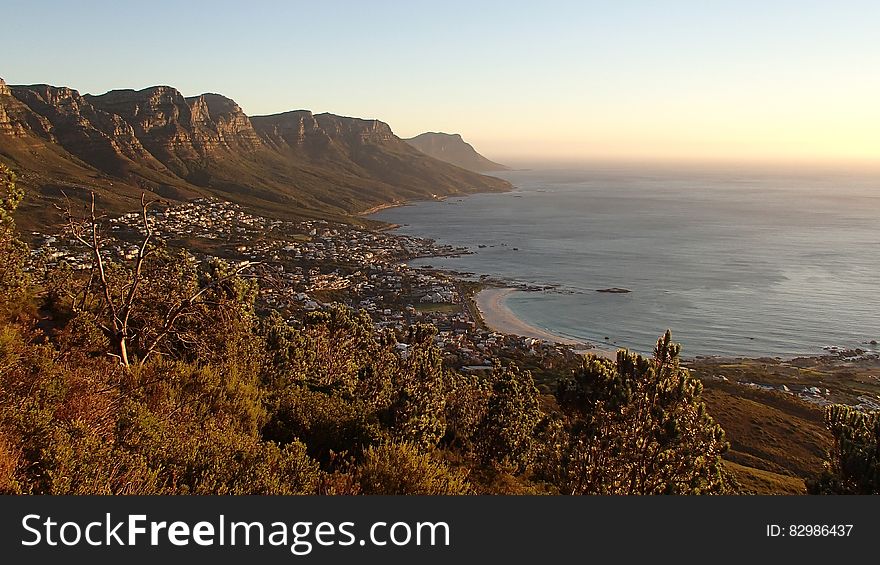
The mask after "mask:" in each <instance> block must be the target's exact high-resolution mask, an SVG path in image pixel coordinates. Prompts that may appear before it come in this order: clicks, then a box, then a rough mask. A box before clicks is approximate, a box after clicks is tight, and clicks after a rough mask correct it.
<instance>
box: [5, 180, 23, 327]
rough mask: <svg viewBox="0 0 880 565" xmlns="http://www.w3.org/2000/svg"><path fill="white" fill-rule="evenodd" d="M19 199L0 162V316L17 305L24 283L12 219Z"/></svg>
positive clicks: (19, 193)
mask: <svg viewBox="0 0 880 565" xmlns="http://www.w3.org/2000/svg"><path fill="white" fill-rule="evenodd" d="M23 197H24V191H23V190H22V189H21V188H20V187H18V186H16V183H15V174H14V173H13V172H12V170H10V169H9V167H7V166H6V165H4V164H2V163H0V314H8V313H9V312H10V310H12V309H13V308H15V307H16V306H17V305H20V303H21V302H22V301H23V298H24V296H25V291H26V289H27V284H28V282H27V281H28V277H27V275H26V273H25V270H24V266H25V259H26V257H27V246H26V245H24V244H23V243H22V242H21V241H20V240H19V239H18V236H17V234H16V231H15V218H14V217H13V215H14V214H15V210H16V209H17V208H18V205H19V204H20V203H21V200H22V198H23Z"/></svg>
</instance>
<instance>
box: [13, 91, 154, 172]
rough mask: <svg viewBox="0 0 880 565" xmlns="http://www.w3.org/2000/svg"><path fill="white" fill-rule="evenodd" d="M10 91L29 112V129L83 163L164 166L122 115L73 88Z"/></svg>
mask: <svg viewBox="0 0 880 565" xmlns="http://www.w3.org/2000/svg"><path fill="white" fill-rule="evenodd" d="M10 90H11V92H12V95H13V96H14V97H15V98H16V99H17V100H18V101H19V102H21V103H22V104H23V105H24V106H26V107H27V108H28V109H29V110H30V112H31V119H30V120H28V123H29V124H30V125H33V126H36V127H32V128H31V132H32V133H33V134H35V135H37V136H39V137H42V138H44V139H46V140H47V141H50V142H53V143H57V144H59V145H61V146H62V147H63V148H64V149H66V150H67V151H68V152H69V153H71V154H73V155H76V156H77V157H79V158H80V159H82V160H83V161H85V162H86V163H88V164H90V165H92V166H94V167H97V168H100V169H108V170H111V171H113V172H114V173H116V174H123V171H124V169H125V166H126V164H129V163H128V162H132V161H138V162H141V163H142V164H144V165H146V166H149V167H151V168H154V169H158V170H161V169H163V167H162V165H161V164H160V163H159V162H157V161H156V160H155V159H154V158H152V156H151V155H150V153H149V152H148V151H146V150H145V149H144V147H143V145H141V142H140V140H138V138H137V136H136V135H135V132H134V130H133V129H132V127H131V126H130V125H129V124H127V123H126V122H125V120H123V119H122V118H121V117H119V116H117V115H115V114H112V113H108V112H105V111H103V110H101V109H98V108H96V107H95V106H93V105H92V104H91V103H90V102H89V101H88V100H87V99H86V98H84V97H83V96H81V95H80V94H79V92H77V91H76V90H72V89H70V88H65V87H54V86H49V85H45V84H40V85H32V86H14V87H11V88H10Z"/></svg>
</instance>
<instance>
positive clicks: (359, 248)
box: [31, 199, 589, 380]
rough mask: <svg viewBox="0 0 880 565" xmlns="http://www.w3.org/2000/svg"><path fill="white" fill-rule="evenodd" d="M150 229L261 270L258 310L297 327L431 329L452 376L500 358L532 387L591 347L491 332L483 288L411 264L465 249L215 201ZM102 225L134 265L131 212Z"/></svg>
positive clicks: (84, 255)
mask: <svg viewBox="0 0 880 565" xmlns="http://www.w3.org/2000/svg"><path fill="white" fill-rule="evenodd" d="M147 221H148V225H149V228H150V231H151V233H152V238H153V241H156V242H161V243H162V244H164V245H167V246H169V247H173V248H179V249H184V250H186V252H187V253H189V254H190V255H191V256H192V257H193V258H194V259H195V260H197V261H212V260H215V259H222V260H225V261H227V262H229V263H231V264H233V265H240V266H245V265H259V266H260V270H261V273H262V275H263V276H262V278H263V279H264V280H266V281H269V283H268V284H261V285H260V295H259V299H258V307H259V308H261V309H263V310H275V311H277V312H279V313H281V314H282V315H283V316H284V317H285V318H287V319H288V321H289V323H291V324H294V325H295V324H296V323H297V320H299V319H301V318H302V315H303V314H304V313H306V312H312V311H318V310H322V309H326V308H329V307H331V305H333V304H342V305H345V306H346V307H348V308H351V309H352V310H355V311H361V310H362V311H366V312H367V313H368V314H369V315H370V317H371V318H372V320H373V322H374V324H375V325H376V326H377V327H378V328H387V329H390V330H393V331H395V332H396V334H397V335H399V336H404V335H405V334H406V329H407V328H408V327H410V326H411V325H415V324H429V325H433V326H434V327H436V328H437V335H436V336H435V338H434V339H435V342H436V345H437V346H438V347H439V348H440V350H441V351H442V352H443V355H444V360H445V362H446V363H447V364H448V365H449V366H451V367H454V368H456V369H460V370H464V371H470V372H480V371H488V370H491V368H492V362H491V359H493V358H500V359H507V360H512V361H515V362H517V363H518V364H520V365H521V366H524V367H527V368H531V369H533V371H534V372H536V379H538V380H540V373H541V371H542V370H548V371H549V370H552V369H554V368H556V369H558V368H559V367H563V366H568V365H571V364H573V363H576V362H577V359H578V356H577V353H576V351H578V350H582V349H584V348H585V347H589V345H586V344H578V345H575V344H573V343H568V344H564V343H556V342H555V341H553V340H550V339H541V338H539V337H523V336H516V335H510V334H503V333H500V332H497V331H493V330H492V329H490V328H488V327H486V325H485V324H484V322H483V319H482V316H481V313H480V310H479V309H478V308H477V305H476V302H475V301H474V300H473V297H474V294H475V293H476V292H477V291H478V290H479V289H480V288H482V286H483V284H480V283H477V282H474V281H471V280H467V279H465V278H462V277H457V276H455V275H454V274H453V273H447V272H444V271H439V270H435V269H433V268H430V267H427V266H422V267H415V266H412V265H410V264H409V261H411V260H413V259H416V258H424V257H437V256H454V255H459V254H464V253H470V251H469V250H468V249H465V248H454V247H451V246H447V245H440V244H437V243H436V242H434V241H433V240H430V239H423V238H415V237H409V236H402V235H397V234H393V233H390V232H388V231H387V230H377V229H368V228H364V227H359V226H356V225H350V224H343V223H335V222H330V221H327V220H304V221H299V222H295V221H285V220H277V219H270V218H266V217H263V216H258V215H254V214H252V213H248V212H246V211H244V210H243V209H242V208H241V207H240V206H238V205H236V204H232V203H229V202H225V201H221V200H216V199H198V200H193V201H191V202H187V203H184V204H180V205H176V206H165V207H155V208H151V209H150V210H149V211H148V215H147ZM106 224H107V225H106V228H107V229H106V230H104V233H105V235H104V240H105V241H104V243H103V249H104V250H105V252H106V253H107V254H108V257H111V258H113V259H115V260H118V261H132V260H134V259H135V258H136V257H137V254H138V243H139V242H141V241H142V240H143V237H144V236H145V234H146V227H145V226H144V220H143V217H142V215H141V214H140V213H139V212H132V213H129V214H125V215H122V216H118V217H113V218H110V219H108V220H107V222H106ZM31 237H32V239H33V241H34V242H35V245H34V251H33V254H34V256H35V258H36V257H40V258H42V259H43V261H45V262H46V263H48V264H49V265H53V264H57V263H59V262H66V263H67V264H68V265H69V266H70V267H71V268H73V269H81V270H85V269H89V268H91V265H92V258H91V255H90V253H89V250H88V249H86V248H84V247H83V246H82V245H81V244H80V243H79V242H77V241H76V240H75V239H74V238H72V237H71V236H70V234H65V233H64V232H61V233H56V234H52V235H47V234H41V233H32V234H31ZM401 339H402V338H401ZM407 347H408V345H407V344H406V343H403V342H402V341H401V343H399V344H398V346H397V348H398V350H399V351H400V354H401V355H406V354H407V351H406V350H407Z"/></svg>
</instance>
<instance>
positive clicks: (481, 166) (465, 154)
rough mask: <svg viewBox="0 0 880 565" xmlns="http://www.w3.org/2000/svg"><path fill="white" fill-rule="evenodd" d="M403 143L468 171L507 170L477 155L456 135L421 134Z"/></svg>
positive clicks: (468, 144)
mask: <svg viewBox="0 0 880 565" xmlns="http://www.w3.org/2000/svg"><path fill="white" fill-rule="evenodd" d="M404 141H406V142H407V143H409V144H410V145H412V146H413V147H415V148H416V149H418V150H419V151H421V152H422V153H424V154H426V155H430V156H431V157H434V158H435V159H440V160H441V161H445V162H447V163H451V164H453V165H455V166H457V167H461V168H462V169H467V170H469V171H475V172H478V173H486V172H491V171H506V170H509V168H508V167H505V166H504V165H501V164H498V163H495V162H493V161H490V160H489V159H486V158H485V157H483V156H482V155H480V154H479V153H477V151H476V150H475V149H474V148H473V146H472V145H471V144H470V143H467V142H466V141H465V140H464V139H462V137H461V135H459V134H457V133H454V134H449V133H423V134H421V135H417V136H416V137H413V138H410V139H406V140H404Z"/></svg>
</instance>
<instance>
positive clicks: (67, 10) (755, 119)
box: [0, 0, 880, 162]
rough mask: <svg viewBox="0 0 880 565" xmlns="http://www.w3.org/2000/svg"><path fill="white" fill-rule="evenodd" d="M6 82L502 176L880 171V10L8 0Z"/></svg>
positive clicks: (844, 2)
mask: <svg viewBox="0 0 880 565" xmlns="http://www.w3.org/2000/svg"><path fill="white" fill-rule="evenodd" d="M2 6H3V9H2V13H3V19H2V22H0V26H2V35H0V41H2V55H0V76H2V77H3V78H4V79H6V81H7V82H9V83H12V84H22V83H25V84H30V83H44V82H47V83H51V84H56V85H66V86H71V87H73V88H76V89H78V90H80V91H81V92H91V93H102V92H104V91H106V90H109V89H113V88H143V87H146V86H150V85H154V84H169V85H172V86H175V87H177V88H178V89H180V90H181V91H182V92H183V93H184V94H185V95H193V94H198V93H202V92H219V93H222V94H225V95H227V96H229V97H231V98H233V99H235V100H236V101H237V102H238V103H239V104H240V105H241V106H242V107H243V108H244V110H245V112H247V113H248V114H251V115H254V114H268V113H275V112H281V111H286V110H290V109H299V108H307V109H311V110H313V111H315V112H324V111H328V112H333V113H337V114H343V115H350V116H358V117H368V118H379V119H381V120H383V121H386V122H388V123H389V124H390V125H391V127H392V128H393V129H394V131H395V132H396V133H397V134H398V135H400V136H402V137H409V136H412V135H416V134H418V133H421V132H424V131H445V132H458V133H461V134H462V135H463V136H464V137H465V138H466V139H467V140H469V141H471V142H472V143H473V144H474V145H475V146H476V147H477V148H478V150H480V151H481V152H483V153H484V154H485V155H487V156H488V157H490V158H493V159H496V160H502V161H523V162H525V161H530V160H531V161H537V160H556V161H575V160H593V159H615V160H616V159H623V160H629V159H635V160H638V159H657V160H663V159H672V160H684V161H700V160H709V161H716V160H725V161H727V160H731V161H736V160H743V161H774V160H781V161H795V162H797V161H811V162H833V161H844V162H850V161H853V162H860V161H874V162H877V161H878V160H880V3H878V2H876V1H872V0H865V1H849V0H841V1H834V2H831V1H821V2H817V1H810V0H801V1H787V0H764V1H751V0H736V1H724V2H722V1H712V0H701V1H689V0H688V1H685V0H679V1H675V0H667V1H648V0H644V1H613V0H607V1H595V2H587V1H581V2H554V1H544V2H541V3H537V2H517V1H511V0H508V1H504V2H489V1H486V2H479V1H477V0H471V1H468V2H460V1H457V0H456V1H453V0H444V1H436V0H435V1H431V2H421V1H409V2H399V1H394V2H392V1H370V2H354V1H351V2H339V1H331V0H324V1H322V2H261V1H257V0H255V1H251V2H241V1H236V2H216V1H214V2H204V3H199V2H182V1H179V0H178V1H177V2H166V1H153V2H137V3H125V2H39V3H37V2H33V1H32V0H28V1H19V0H2Z"/></svg>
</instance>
